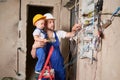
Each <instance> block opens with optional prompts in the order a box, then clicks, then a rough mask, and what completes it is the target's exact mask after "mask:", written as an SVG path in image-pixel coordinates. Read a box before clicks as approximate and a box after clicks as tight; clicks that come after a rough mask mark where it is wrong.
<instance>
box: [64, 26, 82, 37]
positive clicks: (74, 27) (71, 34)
mask: <svg viewBox="0 0 120 80" xmlns="http://www.w3.org/2000/svg"><path fill="white" fill-rule="evenodd" d="M80 29H81V24H75V25H74V26H73V28H72V31H71V32H67V33H66V36H65V37H66V38H71V37H73V36H75V33H76V32H77V31H78V30H80Z"/></svg>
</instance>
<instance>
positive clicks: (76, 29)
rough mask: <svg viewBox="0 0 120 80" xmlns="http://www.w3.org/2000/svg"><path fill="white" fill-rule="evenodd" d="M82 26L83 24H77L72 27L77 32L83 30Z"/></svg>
mask: <svg viewBox="0 0 120 80" xmlns="http://www.w3.org/2000/svg"><path fill="white" fill-rule="evenodd" d="M81 26H82V24H75V25H74V26H73V28H72V31H74V32H76V31H78V30H81Z"/></svg>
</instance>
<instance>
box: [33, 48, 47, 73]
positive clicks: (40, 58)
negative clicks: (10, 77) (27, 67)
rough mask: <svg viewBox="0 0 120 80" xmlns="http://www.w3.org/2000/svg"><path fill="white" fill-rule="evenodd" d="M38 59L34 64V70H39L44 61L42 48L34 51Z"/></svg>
mask: <svg viewBox="0 0 120 80" xmlns="http://www.w3.org/2000/svg"><path fill="white" fill-rule="evenodd" d="M36 55H37V58H38V61H37V63H36V66H35V71H37V72H39V71H41V69H42V68H43V66H44V63H45V51H44V49H43V48H38V49H37V51H36Z"/></svg>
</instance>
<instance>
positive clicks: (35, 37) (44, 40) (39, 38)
mask: <svg viewBox="0 0 120 80" xmlns="http://www.w3.org/2000/svg"><path fill="white" fill-rule="evenodd" d="M34 40H35V41H43V42H48V41H47V39H43V38H41V37H40V36H38V35H35V36H34Z"/></svg>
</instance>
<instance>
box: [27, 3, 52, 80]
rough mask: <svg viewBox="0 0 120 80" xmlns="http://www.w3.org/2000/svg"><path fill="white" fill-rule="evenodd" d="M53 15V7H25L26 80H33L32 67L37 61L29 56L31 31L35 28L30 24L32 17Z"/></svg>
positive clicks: (31, 39) (31, 38) (31, 41)
mask: <svg viewBox="0 0 120 80" xmlns="http://www.w3.org/2000/svg"><path fill="white" fill-rule="evenodd" d="M45 13H53V7H46V6H36V5H27V31H26V35H27V42H26V43H27V56H26V80H34V67H35V64H36V61H37V59H33V58H32V56H31V48H32V44H33V43H34V39H33V35H32V33H33V31H34V29H35V27H34V26H33V24H32V20H33V17H34V15H36V14H45Z"/></svg>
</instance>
